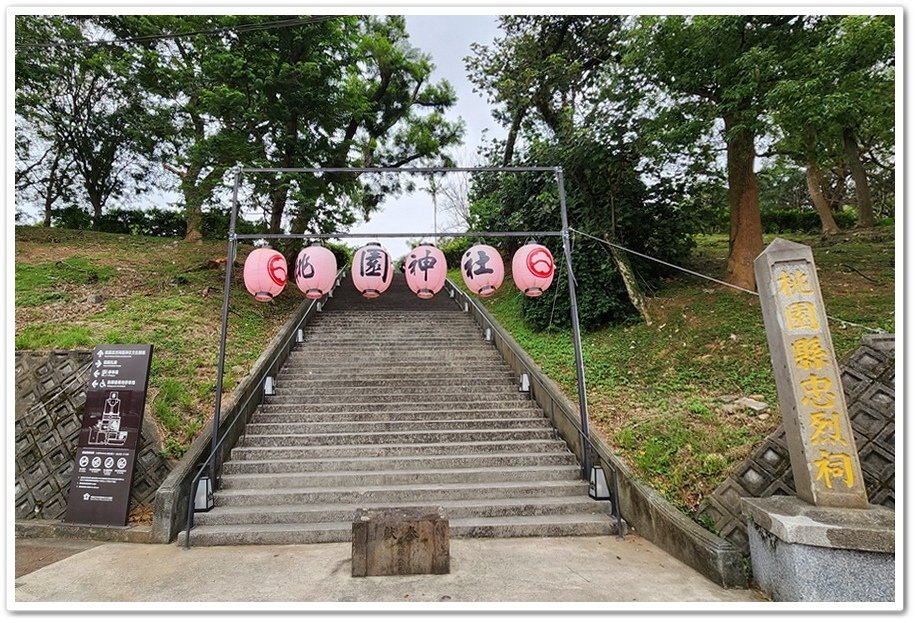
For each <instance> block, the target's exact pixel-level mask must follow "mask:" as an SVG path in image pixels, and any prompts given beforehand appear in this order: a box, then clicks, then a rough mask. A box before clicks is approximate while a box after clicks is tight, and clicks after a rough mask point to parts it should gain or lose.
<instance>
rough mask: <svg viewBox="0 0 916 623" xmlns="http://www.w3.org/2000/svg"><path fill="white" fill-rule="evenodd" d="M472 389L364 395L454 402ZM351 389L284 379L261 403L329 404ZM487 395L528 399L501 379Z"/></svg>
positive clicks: (394, 389) (388, 389) (386, 389)
mask: <svg viewBox="0 0 916 623" xmlns="http://www.w3.org/2000/svg"><path fill="white" fill-rule="evenodd" d="M472 390H480V384H479V383H468V384H467V385H466V386H461V385H442V386H435V385H432V386H426V387H417V386H403V387H402V386H400V385H398V386H392V385H391V384H390V383H389V384H387V385H383V386H379V387H373V388H372V390H371V392H368V390H367V395H371V396H372V397H373V398H388V397H392V398H400V399H403V400H416V399H418V398H423V397H424V396H435V397H436V398H443V399H445V400H449V399H456V398H461V397H463V398H467V397H468V394H469V393H471V391H472ZM354 393H355V392H354V387H352V386H351V387H327V386H326V385H325V384H323V383H308V384H307V385H306V384H305V383H290V382H286V381H285V380H284V381H283V383H282V387H281V386H280V385H277V387H276V395H274V396H265V397H264V402H265V403H267V404H271V403H274V402H277V401H279V402H282V401H283V400H284V399H286V398H290V397H297V396H301V397H306V398H309V399H313V398H320V399H331V401H332V402H339V401H340V400H339V397H340V396H345V397H349V396H353V395H354ZM486 396H487V398H488V399H490V400H496V399H502V398H505V399H509V400H520V399H525V398H527V395H526V394H522V393H521V392H519V391H518V388H517V387H516V386H515V385H514V384H513V383H512V382H506V381H505V380H501V381H500V382H498V383H495V384H489V385H488V386H487V391H486Z"/></svg>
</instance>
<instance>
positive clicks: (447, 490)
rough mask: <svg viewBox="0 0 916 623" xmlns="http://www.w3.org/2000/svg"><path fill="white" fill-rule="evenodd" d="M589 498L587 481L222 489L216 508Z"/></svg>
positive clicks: (214, 499) (214, 496)
mask: <svg viewBox="0 0 916 623" xmlns="http://www.w3.org/2000/svg"><path fill="white" fill-rule="evenodd" d="M587 494H588V484H587V483H586V482H585V481H584V480H550V481H525V482H486V483H476V482H475V483H442V484H400V485H365V486H360V487H305V488H289V489H271V490H264V489H220V490H219V491H216V492H215V493H214V494H213V502H214V504H215V505H216V506H269V505H273V504H357V505H358V504H363V503H373V502H381V503H385V504H390V505H392V506H418V505H420V506H425V505H428V504H434V503H436V502H438V501H440V500H468V499H489V500H493V499H497V500H498V499H504V498H526V497H532V498H543V497H567V496H574V495H582V496H585V495H587Z"/></svg>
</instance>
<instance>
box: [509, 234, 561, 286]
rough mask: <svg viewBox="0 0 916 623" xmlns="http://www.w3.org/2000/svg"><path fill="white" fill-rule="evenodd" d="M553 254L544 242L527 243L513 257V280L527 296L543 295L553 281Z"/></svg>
mask: <svg viewBox="0 0 916 623" xmlns="http://www.w3.org/2000/svg"><path fill="white" fill-rule="evenodd" d="M554 270H555V266H554V263H553V254H552V253H551V252H550V249H548V248H547V247H545V246H544V245H542V244H526V245H525V246H523V247H522V248H521V249H519V250H518V251H516V252H515V256H513V258H512V280H513V281H515V286H516V287H517V288H518V289H519V290H521V291H522V292H524V293H525V296H531V297H535V296H541V295H542V294H543V293H544V290H546V289H547V288H549V287H550V284H551V283H553V273H554Z"/></svg>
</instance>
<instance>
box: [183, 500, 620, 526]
mask: <svg viewBox="0 0 916 623" xmlns="http://www.w3.org/2000/svg"><path fill="white" fill-rule="evenodd" d="M436 506H437V507H441V508H442V509H443V510H444V511H445V515H446V516H447V517H448V518H449V521H450V522H451V521H454V520H456V519H464V518H469V517H511V516H520V515H525V516H536V517H542V516H544V515H592V514H594V515H601V516H610V513H611V505H610V503H609V502H599V501H596V500H592V499H591V498H589V497H582V496H573V497H553V498H510V499H505V500H444V501H440V502H437V503H436ZM358 508H368V509H370V510H371V509H382V508H389V507H388V506H387V505H386V504H382V503H380V504H361V505H359V506H357V505H353V504H320V505H308V506H307V505H301V504H299V505H297V504H290V505H278V506H235V507H223V506H217V507H215V508H213V509H212V510H210V511H208V512H206V513H195V514H194V526H195V527H197V526H226V525H246V524H284V523H285V524H310V523H328V522H348V521H353V519H354V517H355V516H356V512H357V509H358Z"/></svg>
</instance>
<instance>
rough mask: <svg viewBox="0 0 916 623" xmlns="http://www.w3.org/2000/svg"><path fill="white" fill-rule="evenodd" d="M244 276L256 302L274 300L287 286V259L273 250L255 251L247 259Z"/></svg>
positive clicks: (246, 285) (262, 249)
mask: <svg viewBox="0 0 916 623" xmlns="http://www.w3.org/2000/svg"><path fill="white" fill-rule="evenodd" d="M244 276H245V287H246V288H248V291H249V292H251V294H252V295H254V298H255V300H258V301H270V300H273V298H274V297H275V296H277V295H278V294H280V293H281V292H282V291H283V287H284V286H285V285H286V258H285V257H283V254H282V253H280V252H279V251H275V250H273V249H267V248H261V249H255V250H254V251H252V252H251V253H249V254H248V257H247V258H246V259H245V270H244Z"/></svg>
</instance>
